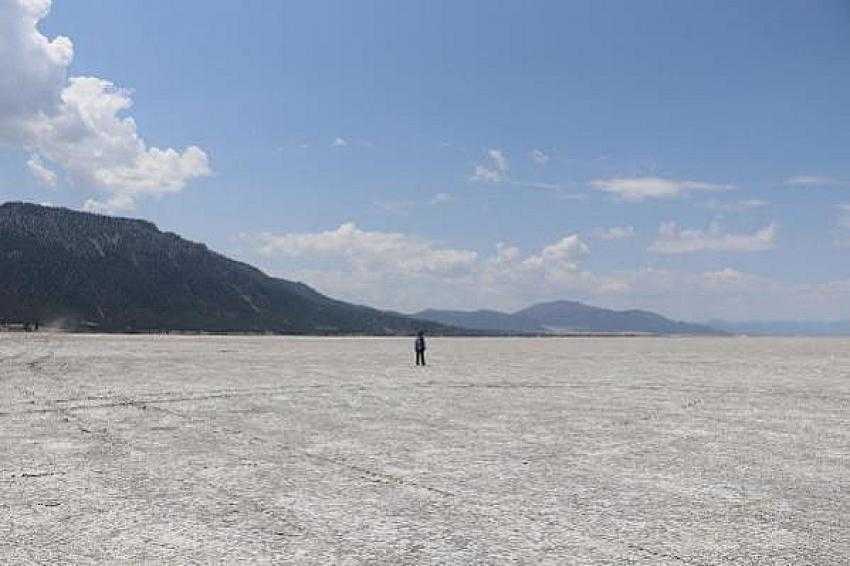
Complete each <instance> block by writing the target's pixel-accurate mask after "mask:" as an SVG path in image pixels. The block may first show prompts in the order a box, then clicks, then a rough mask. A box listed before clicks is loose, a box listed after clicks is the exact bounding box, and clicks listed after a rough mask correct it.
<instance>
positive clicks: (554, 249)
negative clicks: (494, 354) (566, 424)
mask: <svg viewBox="0 0 850 566" xmlns="http://www.w3.org/2000/svg"><path fill="white" fill-rule="evenodd" d="M242 241H243V243H245V244H246V245H247V246H248V247H249V249H250V250H252V251H253V252H255V253H257V254H258V259H259V260H260V261H261V262H263V263H265V264H266V266H267V267H268V266H271V267H272V269H270V270H271V271H273V272H276V273H278V274H279V275H281V276H283V277H287V278H289V279H297V280H301V281H305V282H307V283H308V284H310V285H314V286H316V287H317V288H318V289H320V290H321V291H324V292H326V293H329V294H331V295H332V296H335V297H339V298H343V299H346V300H350V301H354V302H358V303H364V302H365V303H367V304H371V305H374V306H378V307H381V308H392V309H397V310H401V311H405V312H414V311H417V310H420V309H422V308H427V307H436V308H460V309H475V308H500V309H504V310H512V309H517V308H521V307H524V306H527V305H528V304H531V303H533V302H538V301H544V300H554V299H577V300H584V301H588V302H591V303H594V304H598V305H600V306H606V307H610V308H621V309H631V308H644V309H649V310H654V311H656V312H660V313H662V314H665V315H668V316H672V317H674V318H678V319H682V320H708V319H711V318H725V319H729V320H754V319H783V318H784V319H791V320H792V319H799V320H806V319H808V320H814V319H818V318H820V319H832V318H840V317H844V318H850V280H836V281H826V282H820V283H809V284H791V283H784V282H781V281H777V280H774V279H771V278H768V277H764V276H760V275H757V274H753V273H747V272H743V271H740V270H736V269H732V268H729V267H719V268H717V269H710V270H707V271H700V272H688V271H683V270H675V269H658V268H654V267H641V268H636V269H633V270H623V271H615V272H611V273H606V274H601V273H594V272H593V271H591V270H589V269H588V268H587V266H586V263H587V262H588V258H589V256H590V253H591V252H590V248H589V246H588V245H587V244H586V243H585V242H584V241H583V240H582V239H581V237H579V236H578V235H576V234H568V235H566V236H564V237H562V238H560V239H557V240H556V241H554V242H552V243H550V244H548V245H545V246H542V247H541V248H540V249H538V250H533V251H531V252H524V251H523V250H522V249H520V248H519V247H518V246H515V245H512V244H510V243H506V242H501V243H498V244H496V245H495V247H494V249H493V251H492V252H491V253H477V252H475V251H473V250H469V249H464V248H457V247H451V246H445V245H441V244H439V243H436V242H433V241H430V240H425V239H421V238H417V237H415V236H410V235H407V234H401V233H394V232H381V231H370V230H364V229H361V228H359V227H358V226H356V225H355V224H353V223H346V224H343V225H341V226H339V227H338V228H336V229H333V230H328V231H324V232H307V233H285V234H253V235H250V234H249V235H243V236H242Z"/></svg>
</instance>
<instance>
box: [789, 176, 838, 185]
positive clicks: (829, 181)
mask: <svg viewBox="0 0 850 566" xmlns="http://www.w3.org/2000/svg"><path fill="white" fill-rule="evenodd" d="M785 184H786V185H788V186H791V187H831V186H835V185H838V184H840V181H838V179H834V178H832V177H824V176H819V175H798V176H796V177H790V178H788V179H785Z"/></svg>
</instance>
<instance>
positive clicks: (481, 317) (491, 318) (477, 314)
mask: <svg viewBox="0 0 850 566" xmlns="http://www.w3.org/2000/svg"><path fill="white" fill-rule="evenodd" d="M413 316H416V317H419V318H424V319H427V320H432V321H435V322H441V323H443V324H452V325H457V326H463V327H466V328H474V329H478V330H488V331H494V332H508V333H550V334H556V333H561V332H600V333H604V332H627V333H648V334H722V333H723V332H722V331H718V330H715V329H714V328H711V327H708V326H705V325H700V324H689V323H685V322H677V321H674V320H670V319H668V318H665V317H663V316H661V315H659V314H655V313H652V312H648V311H641V310H627V311H615V310H610V309H603V308H599V307H593V306H589V305H585V304H582V303H578V302H574V301H555V302H551V303H540V304H537V305H533V306H530V307H528V308H525V309H522V310H520V311H517V312H515V313H502V312H498V311H438V310H425V311H422V312H419V313H416V314H415V315H413Z"/></svg>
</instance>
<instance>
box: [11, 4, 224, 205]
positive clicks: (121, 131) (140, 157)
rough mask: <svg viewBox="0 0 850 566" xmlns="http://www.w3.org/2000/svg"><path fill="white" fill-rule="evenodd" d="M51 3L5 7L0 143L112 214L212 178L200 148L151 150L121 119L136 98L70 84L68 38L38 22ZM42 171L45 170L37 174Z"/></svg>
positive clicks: (80, 81)
mask: <svg viewBox="0 0 850 566" xmlns="http://www.w3.org/2000/svg"><path fill="white" fill-rule="evenodd" d="M50 7H51V1H50V0H13V1H9V0H6V1H5V2H4V3H3V6H2V7H0V38H2V39H0V141H3V142H4V143H6V144H9V145H11V146H13V147H22V148H23V149H25V150H27V151H29V152H30V153H31V155H32V157H31V158H30V162H32V163H33V164H35V165H30V170H31V171H33V172H34V174H36V175H38V176H41V177H43V178H44V179H47V178H48V177H49V175H46V176H45V175H44V174H43V173H44V171H41V170H40V169H38V167H37V166H38V165H41V166H42V168H43V160H45V159H46V160H49V161H50V162H52V163H53V164H55V165H57V166H59V167H61V168H62V169H64V171H65V172H66V173H67V174H68V176H69V178H70V179H71V180H72V181H74V182H76V183H77V184H79V185H81V186H85V187H91V188H94V189H96V190H98V191H100V192H101V193H103V194H104V195H105V199H104V200H103V201H102V202H100V201H92V202H98V204H99V205H100V206H101V207H102V208H103V209H104V210H106V211H113V210H118V209H123V210H131V209H132V208H133V207H134V206H135V203H136V201H137V199H138V198H140V197H145V196H160V195H163V194H166V193H173V192H177V191H180V190H182V189H183V188H184V187H185V185H186V183H187V182H188V181H190V180H191V179H194V178H197V177H203V176H206V175H209V174H210V166H209V160H208V157H207V155H206V153H204V152H203V151H202V150H201V149H199V148H198V147H195V146H190V147H188V148H186V149H185V150H183V151H178V150H175V149H171V148H167V149H160V148H157V147H148V145H147V144H146V142H145V141H144V140H143V139H142V138H141V137H140V136H139V135H138V133H137V128H136V123H135V121H134V120H133V119H132V118H131V117H124V116H122V115H121V114H122V113H123V112H125V111H126V110H128V109H129V108H130V107H131V106H132V100H131V99H130V92H129V91H127V90H124V89H119V88H116V87H115V85H113V84H112V83H111V82H109V81H107V80H104V79H99V78H95V77H72V78H70V79H68V78H67V75H66V73H67V69H68V66H69V65H70V63H71V60H72V59H73V55H74V49H73V44H72V43H71V41H70V40H69V39H68V38H65V37H57V38H55V39H53V40H49V39H48V38H47V37H45V36H44V35H43V34H42V33H41V32H40V31H39V30H38V27H37V26H38V23H39V21H40V20H41V19H43V18H44V17H45V16H46V15H47V14H48V12H49V10H50ZM36 171H38V172H37V173H36Z"/></svg>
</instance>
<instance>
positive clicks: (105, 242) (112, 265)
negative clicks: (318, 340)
mask: <svg viewBox="0 0 850 566" xmlns="http://www.w3.org/2000/svg"><path fill="white" fill-rule="evenodd" d="M0 319H4V320H13V321H14V320H17V321H35V320H39V321H41V322H42V324H44V323H49V322H51V321H58V322H60V323H61V324H59V325H60V326H62V327H64V328H67V329H75V330H81V329H88V330H95V329H96V330H102V331H110V332H116V331H131V332H135V331H152V330H175V331H220V332H277V333H297V334H303V333H313V334H349V333H351V334H376V335H387V334H390V335H393V334H404V335H407V334H412V333H414V332H416V331H417V330H420V329H422V330H425V331H427V332H429V333H430V334H457V333H465V331H463V330H461V329H457V328H449V327H447V326H446V325H442V324H439V323H434V322H429V321H420V320H416V319H413V318H411V317H409V316H407V315H403V314H401V313H394V312H389V311H380V310H378V309H373V308H371V307H366V306H361V305H354V304H350V303H345V302H342V301H338V300H336V299H332V298H330V297H327V296H325V295H322V294H321V293H319V292H318V291H315V290H314V289H312V288H310V287H309V286H307V285H305V284H304V283H300V282H293V281H288V280H285V279H278V278H274V277H270V276H268V275H266V274H265V273H263V272H262V271H260V270H259V269H257V268H255V267H252V266H250V265H248V264H246V263H243V262H239V261H236V260H232V259H230V258H227V257H225V256H224V255H222V254H219V253H217V252H214V251H212V250H210V249H209V248H207V246H206V245H204V244H201V243H197V242H191V241H189V240H186V239H183V238H181V237H180V236H178V235H176V234H174V233H172V232H163V231H161V230H159V229H158V228H157V227H156V225H154V224H153V223H151V222H148V221H146V220H137V219H132V218H120V217H112V216H104V215H98V214H91V213H87V212H80V211H75V210H70V209H66V208H56V207H45V206H40V205H35V204H30V203H21V202H11V203H5V204H2V205H0Z"/></svg>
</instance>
